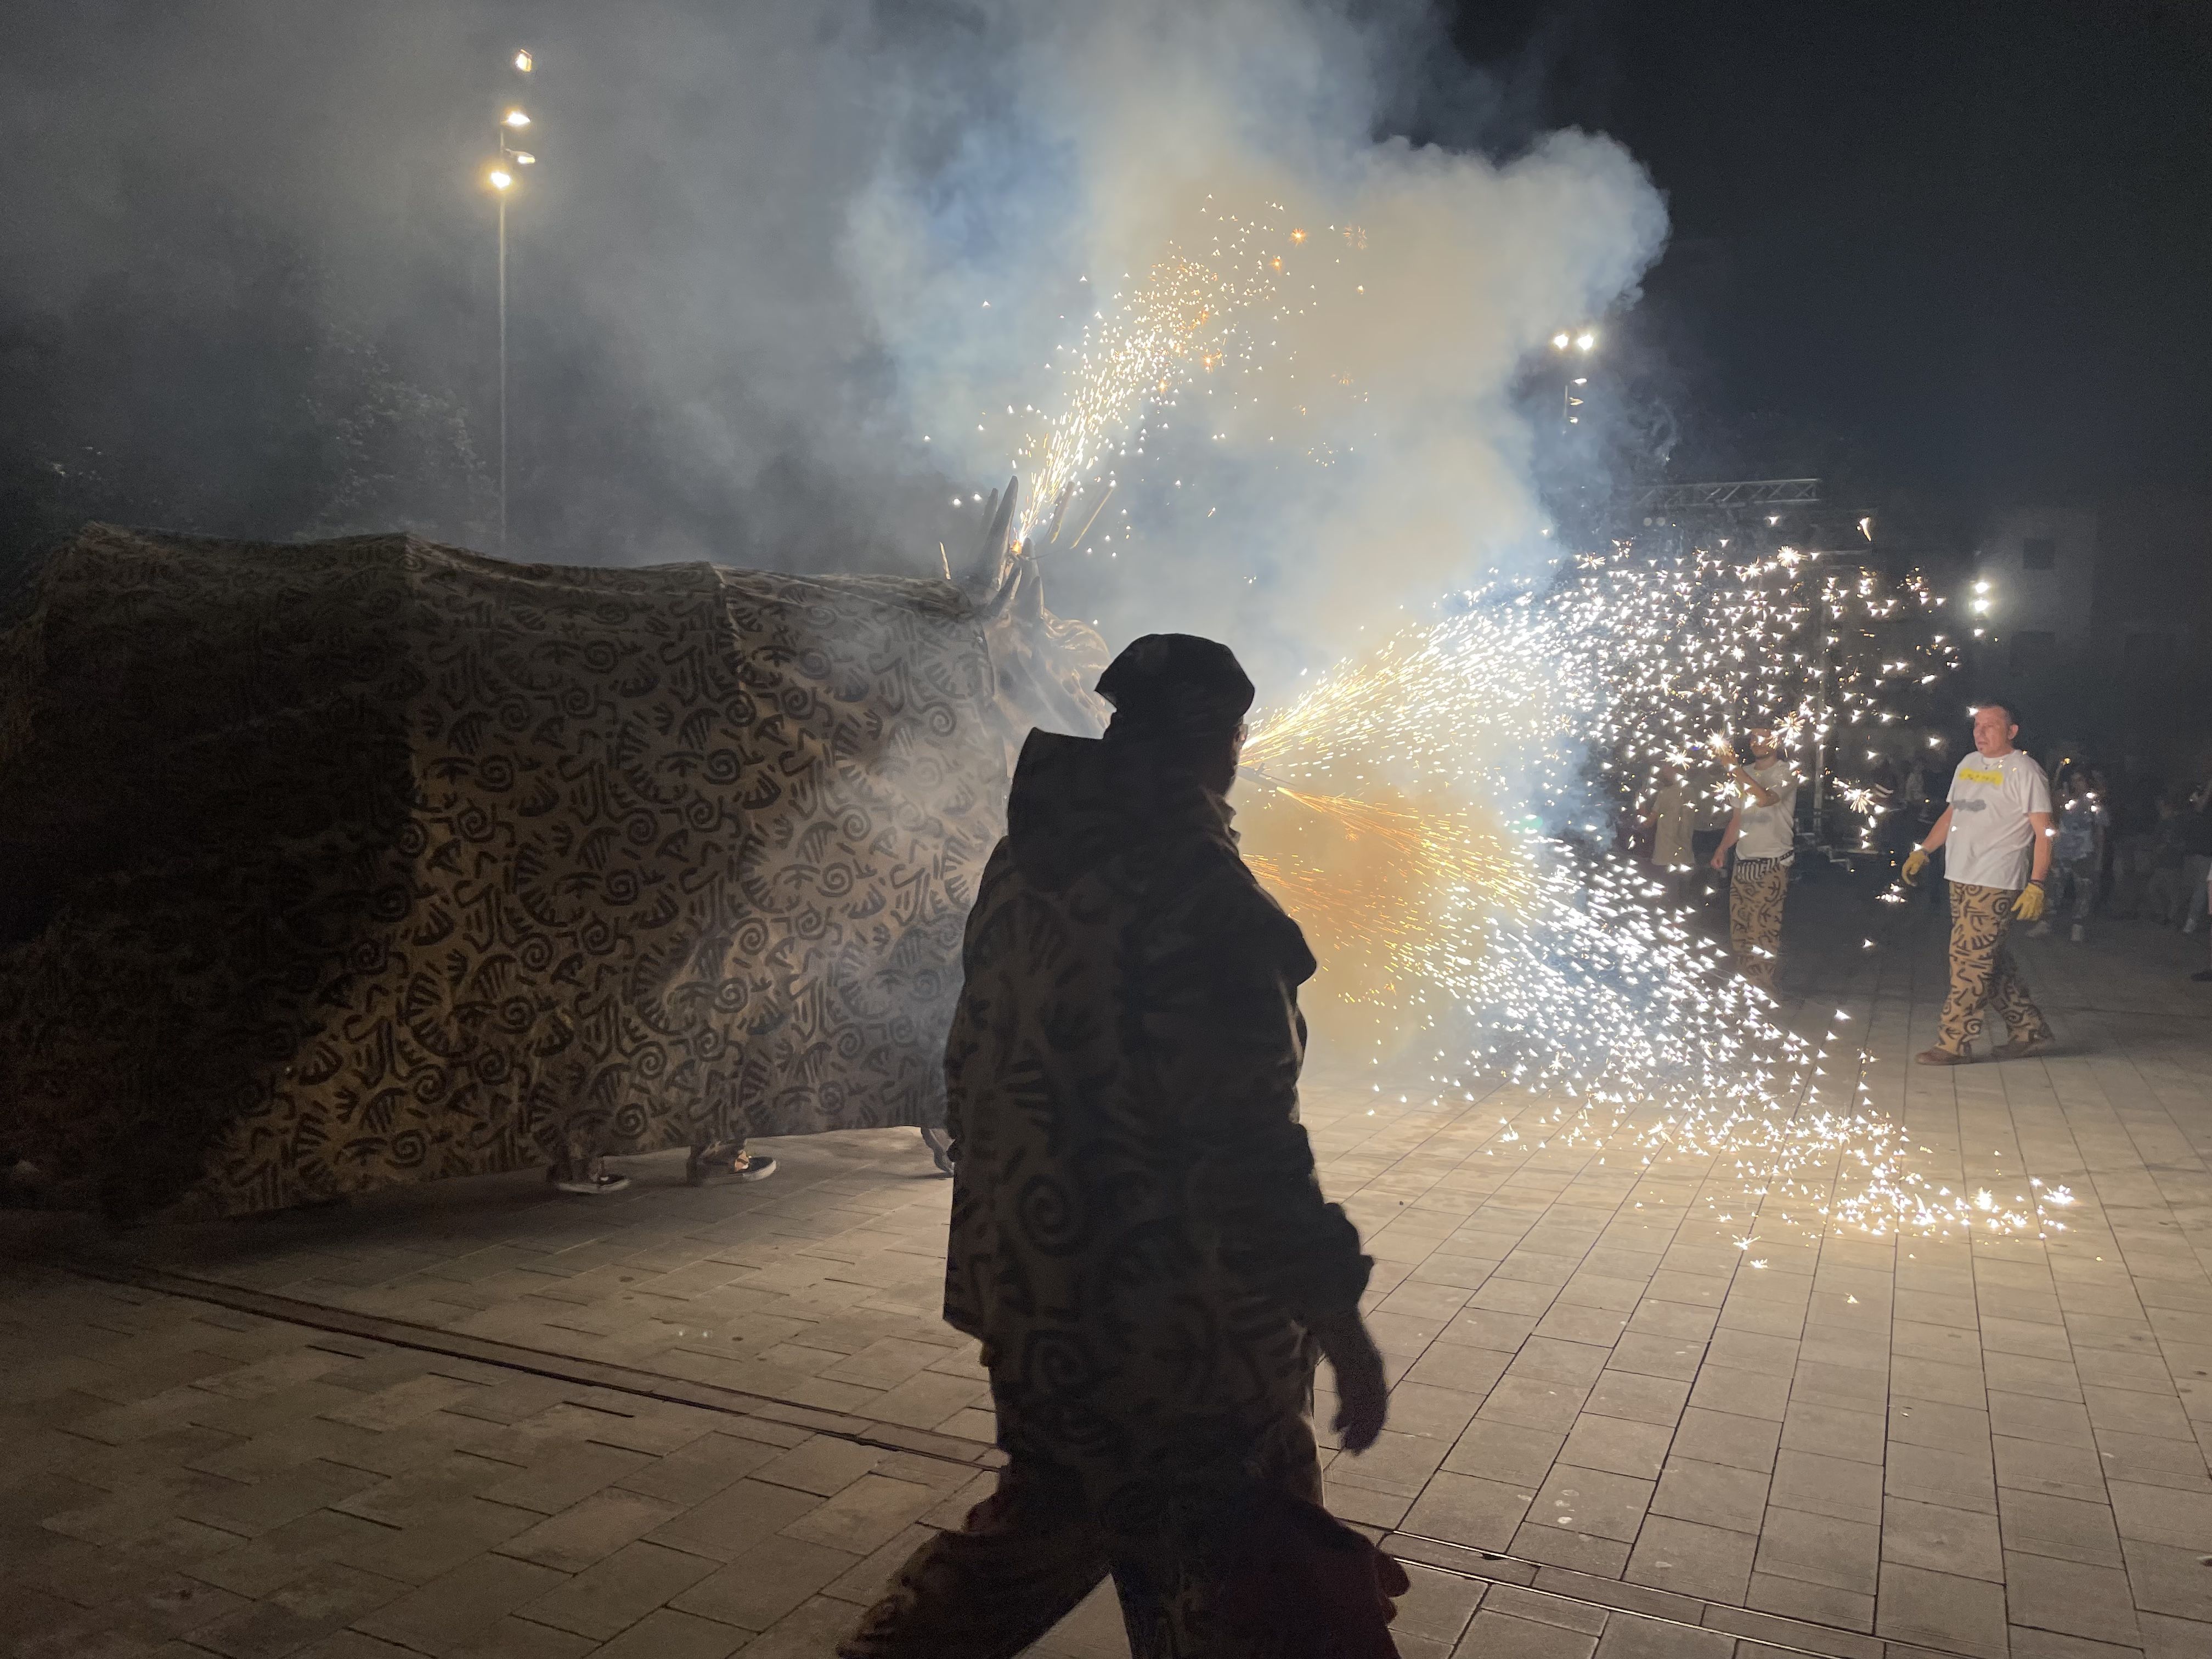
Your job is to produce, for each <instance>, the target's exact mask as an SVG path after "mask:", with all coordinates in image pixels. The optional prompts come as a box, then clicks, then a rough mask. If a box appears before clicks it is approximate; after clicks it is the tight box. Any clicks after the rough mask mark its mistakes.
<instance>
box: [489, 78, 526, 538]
mask: <svg viewBox="0 0 2212 1659" xmlns="http://www.w3.org/2000/svg"><path fill="white" fill-rule="evenodd" d="M512 61H513V65H514V72H515V73H516V74H517V75H520V76H524V77H525V78H527V77H528V76H529V75H530V74H531V72H532V70H534V69H535V68H536V67H537V63H536V60H535V59H534V58H532V57H531V55H530V54H529V53H528V52H516V53H515V54H514V57H513V60H512ZM528 125H530V117H529V116H528V115H527V114H526V113H525V112H523V111H522V110H521V109H520V107H519V106H509V107H508V109H507V113H506V114H504V115H502V116H501V117H500V118H499V126H498V130H497V137H498V140H499V159H498V160H497V161H494V162H493V163H492V166H491V171H490V172H489V173H487V174H486V175H485V178H486V180H487V182H488V183H489V185H491V188H492V194H493V196H494V197H495V198H496V199H497V201H498V204H499V550H500V551H501V552H502V553H504V552H506V551H507V191H510V190H512V189H513V187H514V174H513V173H512V172H510V171H509V170H508V167H509V164H510V163H512V164H513V166H514V167H534V166H536V165H537V162H538V158H537V157H536V156H535V155H532V154H531V153H530V152H529V151H528V150H526V149H516V148H515V146H514V144H513V138H514V137H515V135H516V134H518V133H520V131H522V130H523V129H524V128H525V127H526V126H528Z"/></svg>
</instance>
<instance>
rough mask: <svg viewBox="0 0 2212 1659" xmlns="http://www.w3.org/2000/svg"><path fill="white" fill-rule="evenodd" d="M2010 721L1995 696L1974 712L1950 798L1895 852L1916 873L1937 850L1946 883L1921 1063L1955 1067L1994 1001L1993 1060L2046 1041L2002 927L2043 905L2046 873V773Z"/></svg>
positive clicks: (2036, 1049)
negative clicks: (1945, 960)
mask: <svg viewBox="0 0 2212 1659" xmlns="http://www.w3.org/2000/svg"><path fill="white" fill-rule="evenodd" d="M2019 735H2020V723H2019V722H2018V721H2017V720H2015V719H2014V718H2013V714H2012V710H2011V709H2010V708H2007V707H2006V706H2005V705H2004V704H2003V703H2001V702H1985V703H1984V704H1983V705H1982V706H1981V707H1980V708H1977V709H1976V710H1975V711H1974V752H1973V753H1972V754H1971V755H1969V756H1967V757H1966V759H1964V760H1962V761H1960V763H1959V769H1958V771H1957V772H1955V773H1954V774H1953V775H1952V778H1951V804H1950V805H1948V806H1947V807H1945V808H1944V809H1943V816H1942V817H1940V818H1938V819H1936V827H1935V828H1934V829H1930V830H1929V832H1928V839H1927V840H1925V841H1923V842H1921V843H1920V845H1919V846H1917V847H1916V848H1913V849H1912V854H1911V857H1909V858H1907V859H1906V860H1905V880H1906V881H1907V882H1908V883H1910V882H1916V881H1917V880H1919V878H1920V872H1922V871H1923V870H1924V869H1926V868H1927V867H1928V855H1929V854H1930V853H1932V852H1934V851H1935V850H1936V848H1939V847H1941V848H1943V849H1944V854H1943V870H1944V873H1945V875H1947V876H1948V878H1950V882H1951V994H1950V995H1949V996H1948V997H1947V998H1945V999H1944V1001H1943V1019H1942V1025H1941V1026H1940V1027H1939V1029H1938V1033H1937V1038H1936V1047H1935V1048H1929V1049H1927V1050H1925V1051H1923V1053H1921V1054H1918V1055H1917V1056H1916V1058H1917V1060H1919V1062H1920V1063H1921V1064H1922V1065H1923V1066H1956V1065H1958V1064H1960V1062H1961V1061H1963V1060H1967V1059H1970V1058H1971V1056H1970V1055H1969V1054H1968V1053H1967V1051H1966V1044H1967V1042H1969V1041H1970V1040H1971V1039H1972V1036H1973V1035H1974V1030H1975V1028H1976V1027H1977V1026H1978V1025H1980V1024H1982V1023H1983V1020H1982V1010H1983V1009H1984V1007H1987V1006H1994V1007H1995V1008H1996V1011H1997V1012H1998V1014H1999V1015H2000V1016H2001V1017H2002V1018H2003V1020H2004V1023H2005V1029H2006V1030H2008V1032H2010V1034H2011V1035H2010V1036H2009V1037H2008V1039H2007V1040H2006V1041H2005V1042H2001V1043H1999V1044H1997V1045H1996V1048H1993V1049H1992V1050H1991V1051H1990V1058H1992V1059H1994V1060H2012V1059H2015V1058H2017V1057H2019V1056H2021V1055H2023V1054H2040V1053H2042V1052H2043V1051H2044V1050H2045V1049H2046V1048H2049V1047H2050V1046H2051V1027H2050V1025H2049V1024H2047V1023H2046V1022H2045V1019H2044V1018H2043V1013H2042V1011H2041V1010H2040V1009H2039V1008H2037V1007H2036V1006H2035V1004H2034V1002H2033V1000H2030V999H2029V997H2028V994H2027V986H2025V985H2023V984H2021V979H2020V973H2019V970H2018V969H2015V967H2014V966H2013V960H2012V952H2010V951H2008V950H2006V949H2005V930H2006V929H2007V928H2008V927H2011V926H2012V923H2013V921H2014V920H2015V918H2017V919H2019V920H2020V921H2035V920H2036V919H2037V918H2038V917H2039V916H2040V915H2042V914H2043V908H2044V892H2043V881H2044V878H2045V876H2047V875H2049V874H2050V873H2051V780H2050V779H2048V778H2046V777H2045V776H2044V775H2043V769H2042V768H2041V767H2040V766H2038V765H2037V764H2036V763H2035V761H2034V759H2033V757H2031V756H2028V755H2026V754H2023V753H2021V750H2017V749H2015V748H2014V747H2013V746H2012V740H2013V739H2014V738H2016V737H2018V736H2019Z"/></svg>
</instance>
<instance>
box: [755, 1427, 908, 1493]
mask: <svg viewBox="0 0 2212 1659" xmlns="http://www.w3.org/2000/svg"><path fill="white" fill-rule="evenodd" d="M885 1455H886V1454H884V1452H882V1451H879V1450H878V1449H876V1448H875V1447H873V1446H862V1445H856V1444H854V1443H853V1442H851V1441H848V1440H833V1439H831V1438H829V1437H827V1436H817V1437H814V1438H813V1439H811V1440H809V1441H807V1442H806V1443H805V1444H803V1445H799V1446H794V1447H793V1448H792V1449H789V1450H787V1451H786V1452H784V1453H782V1454H781V1455H779V1456H776V1457H773V1458H770V1459H769V1461H768V1462H765V1463H763V1464H762V1465H761V1466H760V1468H757V1469H756V1470H754V1471H753V1472H752V1474H753V1477H754V1479H756V1480H763V1481H765V1482H767V1483H768V1484H769V1485H770V1486H791V1487H795V1488H796V1489H797V1490H799V1491H800V1492H812V1493H814V1494H815V1495H816V1496H817V1497H821V1498H828V1497H830V1496H832V1495H834V1494H835V1493H837V1492H842V1491H843V1490H844V1489H845V1488H846V1487H847V1486H850V1485H852V1483H853V1482H854V1481H855V1480H859V1479H860V1477H861V1476H862V1475H864V1474H872V1472H873V1471H874V1469H875V1468H876V1466H877V1465H878V1463H880V1462H883V1461H884V1456H885Z"/></svg>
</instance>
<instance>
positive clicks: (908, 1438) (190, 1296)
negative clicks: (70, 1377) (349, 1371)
mask: <svg viewBox="0 0 2212 1659" xmlns="http://www.w3.org/2000/svg"><path fill="white" fill-rule="evenodd" d="M49 1265H52V1266H55V1267H62V1268H64V1270H65V1271H67V1272H70V1273H75V1274H76V1275H77V1276H78V1277H79V1278H82V1279H97V1280H100V1281H103V1282H105V1283H107V1284H112V1285H133V1286H136V1287H137V1288H138V1289H140V1290H147V1291H158V1292H159V1293H160V1294H161V1295H164V1296H173V1297H179V1298H181V1299H183V1300H185V1301H190V1302H204V1303H208V1304H212V1305H214V1306H216V1307H220V1308H228V1309H230V1310H233V1311H234V1312H236V1313H246V1314H254V1315H258V1316H260V1317H262V1318H264V1319H271V1320H275V1321H276V1322H279V1323H281V1324H287V1325H296V1326H300V1327H301V1328H305V1329H308V1330H319V1331H328V1332H331V1334H334V1335H338V1336H352V1337H359V1338H362V1339H363V1340H368V1341H371V1342H381V1343H384V1344H386V1346H391V1347H395V1348H411V1349H414V1350H416V1352H422V1353H434V1354H438V1355H441V1356H442V1357H443V1358H447V1359H466V1360H471V1361H473V1362H475V1363H476V1364H484V1365H493V1366H496V1367H498V1368H500V1369H501V1370H512V1371H521V1372H525V1373H526V1374H528V1375H530V1376H544V1377H550V1378H551V1379H553V1380H554V1381H556V1382H559V1383H576V1384H578V1385H579V1386H580V1387H586V1388H597V1389H609V1390H611V1392H614V1393H617V1394H626V1395H634V1396H635V1397H637V1398H640V1399H645V1400H658V1401H665V1403H667V1404H670V1405H677V1406H690V1407H695V1408H696V1409H698V1410H702V1411H710V1412H719V1413H722V1414H723V1415H725V1416H729V1417H756V1418H761V1419H765V1420H767V1421H769V1422H771V1423H781V1424H784V1425H787V1426H788V1427H791V1428H795V1429H805V1430H808V1431H811V1432H812V1433H815V1434H819V1435H825V1436H827V1437H829V1438H830V1439H833V1440H847V1441H851V1442H854V1443H857V1444H860V1445H864V1446H875V1447H878V1448H880V1449H883V1450H885V1451H895V1452H907V1453H910V1454H913V1455H916V1456H921V1457H928V1458H933V1459H935V1460H936V1461H937V1462H941V1463H951V1464H966V1465H968V1466H969V1467H971V1468H975V1469H976V1470H978V1471H979V1472H987V1471H989V1470H993V1469H995V1468H999V1467H1000V1466H1001V1465H1002V1464H1003V1463H1004V1462H1006V1454H1005V1453H1003V1452H1001V1451H1000V1449H998V1448H997V1447H995V1446H985V1445H981V1444H975V1443H964V1442H962V1441H959V1440H957V1439H955V1438H954V1437H951V1436H950V1435H943V1434H935V1433H932V1432H931V1431H928V1430H926V1429H908V1428H904V1427H903V1426H902V1425H896V1424H884V1423H874V1422H871V1421H869V1420H868V1419H865V1418H856V1417H848V1416H846V1415H845V1414H843V1413H839V1412H828V1411H822V1410H818V1409H817V1408H816V1407H811V1406H800V1405H795V1404H793V1403H792V1402H791V1401H783V1400H776V1399H774V1398H772V1397H770V1396H769V1395H756V1394H745V1393H743V1392H741V1391H740V1390H738V1389H725V1388H720V1387H717V1386H716V1385H715V1384H714V1383H694V1382H691V1381H690V1380H689V1379H687V1378H684V1377H672V1376H660V1375H659V1374H658V1373H656V1372H653V1371H643V1370H636V1369H635V1368H633V1367H631V1366H628V1365H616V1364H609V1363H607V1362H606V1361H605V1360H599V1359H584V1358H576V1357H573V1356H570V1355H567V1354H559V1353H550V1352H546V1351H545V1350H544V1349H542V1348H526V1347H524V1346H520V1344H518V1343H512V1342H498V1341H494V1340H490V1339H489V1338H486V1337H480V1336H468V1335H465V1334H461V1333H459V1332H455V1331H446V1330H440V1329H439V1328H436V1327H435V1326H430V1325H416V1324H412V1323H410V1322H407V1321H405V1320H398V1319H388V1318H386V1317H384V1316H380V1315H376V1314H363V1313H355V1312H353V1311H351V1310H348V1309H344V1308H333V1307H330V1306H326V1305H325V1304H321V1303H316V1302H302V1301H300V1300H298V1299H296V1298H295V1297H287V1296H275V1295H271V1294H270V1292H268V1291H255V1290H248V1289H246V1288H245V1287H244V1286H242V1285H225V1284H222V1283H220V1282H218V1281H216V1280H213V1279H197V1278H193V1277H191V1275H189V1274H185V1273H168V1272H165V1271H163V1270H162V1269H161V1268H158V1267H133V1266H130V1265H127V1264H123V1263H108V1262H88V1261H77V1260H70V1259H66V1258H65V1259H62V1260H59V1261H53V1262H52V1263H50V1264H49Z"/></svg>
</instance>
